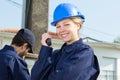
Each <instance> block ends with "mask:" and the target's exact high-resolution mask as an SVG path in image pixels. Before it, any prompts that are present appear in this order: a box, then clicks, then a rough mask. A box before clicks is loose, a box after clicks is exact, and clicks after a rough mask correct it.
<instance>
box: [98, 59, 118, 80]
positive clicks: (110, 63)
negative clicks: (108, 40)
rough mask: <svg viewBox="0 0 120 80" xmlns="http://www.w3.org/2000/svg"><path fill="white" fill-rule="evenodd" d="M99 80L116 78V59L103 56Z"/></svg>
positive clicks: (114, 79) (113, 79)
mask: <svg viewBox="0 0 120 80" xmlns="http://www.w3.org/2000/svg"><path fill="white" fill-rule="evenodd" d="M103 61H104V63H103V65H102V70H101V76H100V80H116V59H114V58H107V57H104V58H103Z"/></svg>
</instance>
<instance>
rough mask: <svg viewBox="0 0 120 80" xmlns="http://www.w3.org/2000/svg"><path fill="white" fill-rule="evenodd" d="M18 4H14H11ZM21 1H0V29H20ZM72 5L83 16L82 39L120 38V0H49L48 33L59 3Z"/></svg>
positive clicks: (107, 39) (53, 28) (112, 39)
mask: <svg viewBox="0 0 120 80" xmlns="http://www.w3.org/2000/svg"><path fill="white" fill-rule="evenodd" d="M11 1H14V2H17V3H19V5H18V4H14V3H13V2H11ZM22 1H23V0H0V10H1V12H2V13H0V29H2V28H21V27H22ZM64 2H65V3H72V4H74V5H76V6H77V7H78V9H79V10H80V12H81V13H82V14H84V16H85V22H84V24H83V26H82V29H81V31H80V35H81V36H82V37H91V38H94V39H97V40H101V41H105V42H113V41H114V39H115V38H116V37H118V36H120V28H119V27H120V5H119V3H120V0H54V1H53V0H49V14H48V15H49V18H48V19H49V23H48V24H49V28H48V30H49V31H53V32H55V27H53V26H51V25H50V22H51V21H52V15H53V11H54V9H55V7H56V6H57V5H58V4H60V3H64Z"/></svg>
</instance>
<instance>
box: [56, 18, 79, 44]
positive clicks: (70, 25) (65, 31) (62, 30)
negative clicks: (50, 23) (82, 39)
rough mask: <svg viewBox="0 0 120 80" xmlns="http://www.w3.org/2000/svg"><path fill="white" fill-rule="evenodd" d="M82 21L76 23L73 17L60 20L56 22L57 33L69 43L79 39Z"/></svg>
mask: <svg viewBox="0 0 120 80" xmlns="http://www.w3.org/2000/svg"><path fill="white" fill-rule="evenodd" d="M79 29H80V23H75V21H73V20H72V19H71V18H68V19H64V20H62V21H59V22H58V23H57V24H56V31H57V35H58V37H59V38H60V39H62V40H63V41H65V42H66V43H67V44H71V43H73V42H75V41H77V40H79V35H78V32H79Z"/></svg>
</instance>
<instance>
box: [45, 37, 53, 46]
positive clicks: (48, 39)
mask: <svg viewBox="0 0 120 80" xmlns="http://www.w3.org/2000/svg"><path fill="white" fill-rule="evenodd" d="M46 43H47V45H48V46H51V45H52V41H51V38H47V39H46Z"/></svg>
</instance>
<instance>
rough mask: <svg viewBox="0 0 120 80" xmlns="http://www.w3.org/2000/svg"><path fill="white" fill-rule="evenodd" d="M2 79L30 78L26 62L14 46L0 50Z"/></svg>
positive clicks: (0, 77) (21, 79)
mask: <svg viewBox="0 0 120 80" xmlns="http://www.w3.org/2000/svg"><path fill="white" fill-rule="evenodd" d="M0 80H30V75H29V72H28V69H27V64H26V62H25V61H24V60H22V58H21V57H19V56H18V55H17V53H16V51H15V49H14V48H13V47H12V46H8V45H5V47H4V48H3V49H1V50H0Z"/></svg>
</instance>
